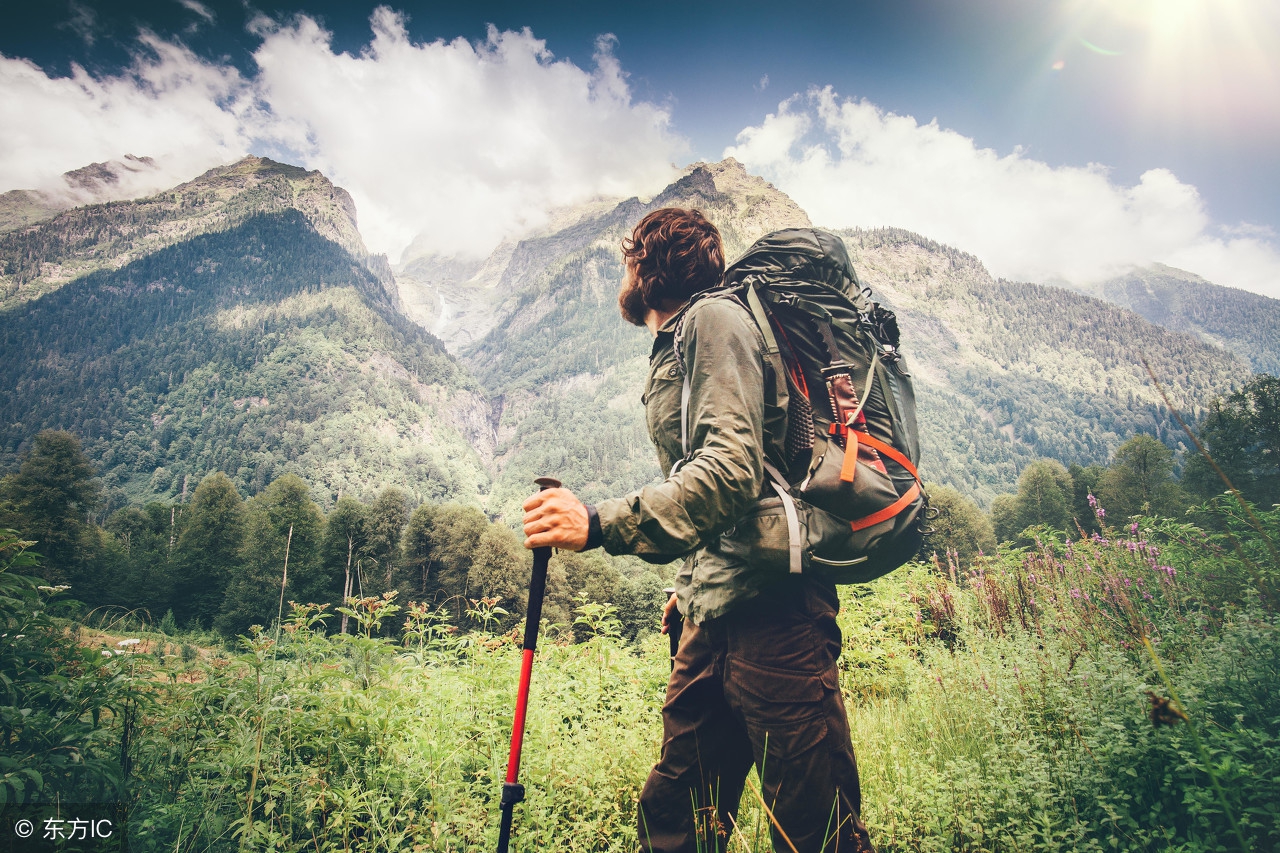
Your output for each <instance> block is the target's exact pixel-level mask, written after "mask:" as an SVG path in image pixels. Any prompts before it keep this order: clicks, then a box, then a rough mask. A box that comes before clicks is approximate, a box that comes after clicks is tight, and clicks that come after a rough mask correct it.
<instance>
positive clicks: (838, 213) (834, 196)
mask: <svg viewBox="0 0 1280 853" xmlns="http://www.w3.org/2000/svg"><path fill="white" fill-rule="evenodd" d="M737 141H738V144H737V145H735V146H732V147H730V148H728V149H726V151H725V156H732V157H736V158H737V159H738V160H740V161H741V162H742V163H744V164H745V165H746V166H747V167H748V168H750V169H752V170H753V171H756V172H758V173H760V174H762V175H764V176H765V177H767V178H769V179H770V180H772V181H773V182H774V183H775V184H777V186H778V187H779V188H780V189H782V190H783V191H785V192H787V193H788V194H790V195H791V196H792V197H793V198H794V199H795V200H796V202H797V203H799V204H800V205H801V206H802V207H804V208H805V209H806V210H807V211H808V213H809V215H810V217H811V218H812V219H813V221H814V222H817V223H819V224H822V225H827V226H830V227H853V226H863V227H874V226H881V225H893V226H898V227H901V228H907V229H909V230H912V231H916V232H919V233H921V234H923V235H925V236H927V237H930V238H932V239H935V240H940V241H943V242H946V243H949V244H951V245H953V246H955V247H957V248H959V249H962V250H964V251H968V252H972V253H974V254H975V255H977V256H978V257H979V258H981V259H982V260H983V262H984V263H986V264H987V266H988V267H989V268H990V269H991V271H992V273H994V274H995V275H998V276H1004V277H1007V278H1014V279H1021V280H1031V281H1046V280H1051V279H1055V278H1062V279H1066V280H1068V281H1075V282H1079V283H1086V282H1091V281H1097V280H1101V279H1104V278H1107V277H1110V276H1112V275H1115V274H1117V273H1119V272H1121V271H1123V270H1125V269H1127V268H1129V267H1131V266H1134V265H1146V264H1150V263H1152V262H1157V261H1159V262H1162V263H1167V264H1169V265H1171V266H1176V267H1180V268H1182V269H1186V270H1189V271H1191V272H1195V273H1198V274H1200V275H1203V276H1204V277H1206V278H1208V279H1209V280H1211V281H1213V282H1215V283H1217V284H1224V285H1230V286H1235V287H1242V288H1246V289H1248V290H1253V291H1256V292H1259V293H1264V294H1267V295H1269V296H1273V297H1278V298H1280V250H1278V249H1277V246H1276V243H1275V242H1274V240H1273V239H1272V238H1271V235H1269V234H1266V233H1260V232H1258V230H1257V229H1250V228H1249V227H1247V226H1245V227H1236V228H1234V229H1230V230H1228V229H1223V228H1220V227H1217V226H1215V225H1214V224H1213V223H1212V222H1210V220H1209V217H1208V215H1207V214H1206V212H1205V209H1204V205H1203V203H1202V201H1201V199H1200V196H1199V193H1198V192H1197V191H1196V188H1195V187H1193V186H1190V185H1188V184H1185V183H1182V182H1181V181H1179V180H1178V178H1177V177H1176V176H1175V175H1174V174H1173V173H1171V172H1169V171H1168V170H1165V169H1152V170H1150V171H1148V172H1146V173H1144V174H1143V175H1142V176H1141V177H1140V179H1139V181H1138V183H1137V184H1136V185H1134V186H1122V185H1117V184H1116V183H1114V182H1113V181H1112V180H1111V179H1110V176H1109V175H1108V173H1107V170H1106V168H1105V167H1103V166H1099V165H1095V164H1090V165H1088V166H1084V167H1056V168H1055V167H1051V166H1049V165H1047V164H1045V163H1042V162H1039V161H1036V160H1032V159H1029V158H1028V157H1026V156H1024V155H1023V153H1022V152H1020V151H1014V152H1013V153H1011V154H1008V155H1005V156H1000V155H998V154H997V153H996V152H994V151H992V150H990V149H984V148H979V147H978V146H977V145H976V144H975V143H974V141H973V140H972V139H969V138H968V137H965V136H962V135H961V134H959V133H956V132H955V131H951V130H945V129H943V128H941V127H939V126H938V124H937V123H936V121H935V122H931V123H929V124H925V125H921V124H919V123H918V122H917V121H916V120H915V119H914V118H912V117H910V116H900V115H895V114H893V113H889V112H885V111H883V110H881V109H880V108H878V107H876V106H875V105H874V104H871V103H869V102H867V101H865V100H864V101H854V100H841V99H840V98H839V97H838V96H837V95H836V94H835V92H833V91H832V90H831V89H830V88H826V89H822V90H815V91H813V92H810V93H809V95H808V96H804V97H802V96H793V97H792V98H789V99H788V100H786V101H784V102H782V103H781V104H780V105H779V107H778V111H777V112H776V113H772V114H770V115H769V116H767V117H766V118H765V119H764V121H763V122H761V123H760V124H759V125H756V126H753V127H748V128H746V129H745V130H743V131H742V132H741V133H740V134H739V135H738V140H737Z"/></svg>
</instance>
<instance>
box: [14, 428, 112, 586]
mask: <svg viewBox="0 0 1280 853" xmlns="http://www.w3.org/2000/svg"><path fill="white" fill-rule="evenodd" d="M101 496H102V483H101V481H99V480H98V476H97V472H96V471H95V470H94V468H93V465H92V464H91V463H90V462H89V459H88V457H86V456H85V454H84V451H83V450H81V448H80V440H79V439H78V438H76V437H75V436H74V435H72V434H71V433H69V432H65V431H62V430H43V431H41V432H39V433H37V434H36V436H35V438H34V439H32V441H31V446H30V447H29V448H28V449H27V452H26V453H25V454H24V455H23V457H22V464H21V467H19V469H18V473H17V474H14V475H11V476H9V477H6V478H4V480H3V481H0V516H2V518H0V525H2V526H4V527H8V528H12V529H15V530H18V531H19V532H20V533H21V534H22V535H23V536H24V537H25V538H27V539H33V540H35V542H36V545H35V547H34V550H35V551H36V552H37V553H39V554H40V555H41V556H42V557H43V563H44V565H43V571H44V573H45V576H46V577H47V578H48V579H49V580H51V581H67V580H69V581H71V583H72V584H73V585H75V586H77V587H79V586H81V585H82V583H81V582H82V581H86V580H89V579H90V577H91V575H90V573H89V567H90V565H91V563H92V560H93V557H94V553H95V552H96V550H97V548H98V547H99V541H98V537H97V535H96V534H97V530H96V528H95V527H94V525H93V524H92V523H91V522H90V520H89V516H90V514H91V513H92V511H93V510H94V508H95V507H97V505H98V502H99V500H100V499H101ZM77 595H79V590H77Z"/></svg>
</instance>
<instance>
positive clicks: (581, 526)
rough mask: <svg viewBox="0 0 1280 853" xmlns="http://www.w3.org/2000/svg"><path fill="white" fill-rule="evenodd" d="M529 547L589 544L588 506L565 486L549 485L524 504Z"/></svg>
mask: <svg viewBox="0 0 1280 853" xmlns="http://www.w3.org/2000/svg"><path fill="white" fill-rule="evenodd" d="M523 508H524V511H525V514H524V534H525V542H524V546H525V547H526V548H548V547H549V548H566V549H569V550H573V551H577V550H581V549H582V548H583V547H585V546H586V544H587V534H588V532H589V530H588V528H589V525H588V517H587V508H586V506H585V505H584V504H583V503H582V501H580V500H578V499H577V498H576V497H575V496H574V494H573V492H571V491H569V490H568V489H565V488H558V489H546V490H544V491H541V492H538V493H537V494H535V495H532V496H531V497H530V498H529V499H528V500H526V501H525V502H524V505H523Z"/></svg>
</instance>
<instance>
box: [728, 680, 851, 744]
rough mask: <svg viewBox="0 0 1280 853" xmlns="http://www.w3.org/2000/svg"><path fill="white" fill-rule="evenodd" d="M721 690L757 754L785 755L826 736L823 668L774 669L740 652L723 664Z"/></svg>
mask: <svg viewBox="0 0 1280 853" xmlns="http://www.w3.org/2000/svg"><path fill="white" fill-rule="evenodd" d="M725 668H726V671H725V688H726V691H725V692H726V694H727V696H728V698H729V700H730V702H731V703H732V704H733V705H736V706H737V710H738V711H739V712H740V713H741V714H742V718H743V721H744V722H745V723H746V727H747V734H748V736H749V737H750V738H751V742H752V745H753V747H754V748H755V750H756V753H757V754H758V755H763V756H765V759H766V769H767V762H768V761H784V762H785V761H791V760H793V759H795V758H798V757H799V756H801V755H803V754H804V753H806V752H808V751H809V750H811V749H813V748H814V747H816V746H817V745H818V744H819V743H821V742H822V741H823V740H824V739H825V738H826V736H827V731H828V728H827V720H826V716H825V713H824V712H825V708H824V707H823V704H824V702H825V700H826V698H827V696H828V694H829V692H830V691H831V688H830V687H829V686H828V685H827V683H826V681H827V677H826V674H825V673H823V672H802V671H796V670H784V669H775V668H773V667H768V666H762V665H760V664H758V663H754V662H752V661H748V660H742V659H740V658H730V659H729V660H728V661H726V665H725Z"/></svg>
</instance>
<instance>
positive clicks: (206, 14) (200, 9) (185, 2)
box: [178, 0, 214, 24]
mask: <svg viewBox="0 0 1280 853" xmlns="http://www.w3.org/2000/svg"><path fill="white" fill-rule="evenodd" d="M178 3H180V4H181V5H182V6H183V8H185V9H186V10H187V11H189V12H194V13H195V14H197V15H199V16H200V17H201V18H204V19H205V21H206V22H208V23H210V24H212V23H213V20H214V16H213V12H212V11H211V10H210V9H209V7H208V6H206V5H204V4H203V3H201V2H200V0H178Z"/></svg>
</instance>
